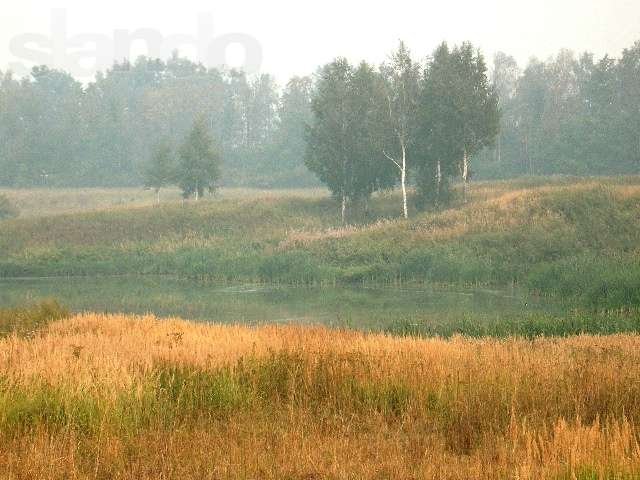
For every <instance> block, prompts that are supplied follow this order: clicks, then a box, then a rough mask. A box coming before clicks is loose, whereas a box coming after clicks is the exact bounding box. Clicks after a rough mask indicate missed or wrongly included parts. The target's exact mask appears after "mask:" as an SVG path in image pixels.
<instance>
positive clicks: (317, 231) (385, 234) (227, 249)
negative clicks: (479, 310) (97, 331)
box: [0, 178, 640, 307]
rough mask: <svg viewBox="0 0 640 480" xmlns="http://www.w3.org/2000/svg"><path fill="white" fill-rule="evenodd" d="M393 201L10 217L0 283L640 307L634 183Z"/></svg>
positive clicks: (255, 201)
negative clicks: (174, 285) (437, 208)
mask: <svg viewBox="0 0 640 480" xmlns="http://www.w3.org/2000/svg"><path fill="white" fill-rule="evenodd" d="M396 200H397V199H396V198H395V197H393V196H383V197H379V198H376V199H375V201H374V202H373V205H372V212H373V216H372V217H371V218H370V221H369V222H367V223H361V224H360V225H357V226H353V227H347V228H341V227H339V226H338V223H337V221H338V219H337V215H336V211H335V205H334V203H333V202H332V201H331V200H330V199H319V198H305V197H304V196H302V195H301V196H294V197H287V198H252V199H248V200H239V199H234V200H218V201H215V200H214V201H208V202H201V204H199V205H193V204H189V205H186V206H182V205H180V204H168V205H165V206H162V207H159V208H149V207H147V208H127V209H116V210H109V211H102V212H94V213H82V214H71V215H58V216H49V217H46V218H40V219H16V220H11V221H6V222H4V223H2V224H1V226H0V276H3V277H16V276H44V275H47V276H50V275H111V274H125V273H142V274H178V275H184V276H190V277H197V278H207V279H214V280H224V281H251V282H283V283H340V282H410V281H411V282H413V281H418V282H422V281H429V282H438V283H456V284H488V285H489V284H490V285H506V284H510V283H514V282H515V283H519V284H522V285H525V286H528V287H529V288H531V289H534V290H536V291H539V292H541V293H549V294H551V293H555V294H560V295H564V296H580V297H583V298H584V299H585V300H587V299H588V300H589V301H590V302H591V303H593V304H594V305H598V306H602V307H616V306H621V305H630V304H640V293H639V292H640V263H639V259H640V255H639V253H640V180H638V179H636V178H626V179H618V180H601V181H598V182H596V181H586V180H585V181H575V182H567V181H555V182H553V181H552V182H549V183H547V184H545V183H540V182H532V183H531V184H526V182H520V183H518V182H511V183H508V182H503V183H494V184H477V185H475V186H474V189H473V192H472V200H471V201H470V202H469V203H468V204H466V205H461V204H459V205H454V206H453V207H452V208H451V209H449V210H446V211H442V212H435V213H422V214H416V215H414V216H413V218H412V220H410V221H403V220H397V219H395V218H394V216H395V210H396V207H397V204H396ZM354 218H360V217H359V216H357V215H354Z"/></svg>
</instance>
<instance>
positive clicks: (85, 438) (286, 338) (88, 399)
mask: <svg viewBox="0 0 640 480" xmlns="http://www.w3.org/2000/svg"><path fill="white" fill-rule="evenodd" d="M639 362H640V338H639V337H637V336H624V335H620V336H611V337H589V336H581V337H571V338H567V339H563V340H559V339H546V340H545V339H537V340H534V341H527V340H520V339H515V338H512V339H505V340H488V339H485V340H469V339H464V338H461V337H458V338H454V339H451V340H437V339H431V340H418V339H415V338H395V337H390V336H385V335H366V334H362V333H356V332H346V331H332V330H326V329H322V328H311V327H306V328H305V327H275V326H271V327H261V328H246V327H239V326H226V327H225V326H205V325H196V324H190V323H187V322H183V321H179V320H167V321H158V320H156V319H155V318H152V317H145V318H139V317H138V318H135V317H122V316H99V315H90V314H87V315H83V316H77V317H74V318H71V319H67V320H62V321H58V322H55V323H53V324H51V325H49V326H48V327H45V328H44V329H43V330H42V331H41V333H40V334H38V335H35V336H32V337H29V338H20V337H17V336H10V337H8V338H5V339H2V340H0V440H1V441H0V476H2V477H3V478H47V479H57V478H60V479H62V478H123V479H128V478H130V479H145V478H146V479H152V478H154V479H155V478H165V479H170V478H176V479H178V478H180V479H188V478H194V479H195V478H198V479H201V478H217V479H227V478H228V479H231V478H267V479H268V478H273V479H282V478H288V479H311V478H336V479H342V478H344V479H347V478H363V479H366V478H425V479H427V478H433V479H436V478H438V479H448V478H450V479H468V478H521V479H541V478H549V479H572V478H579V479H591V478H629V479H631V478H637V474H638V473H639V472H640V444H639V440H640V423H639V422H640V405H639V404H638V401H637V400H638V398H640V369H638V364H640V363H639ZM634 475H636V476H634Z"/></svg>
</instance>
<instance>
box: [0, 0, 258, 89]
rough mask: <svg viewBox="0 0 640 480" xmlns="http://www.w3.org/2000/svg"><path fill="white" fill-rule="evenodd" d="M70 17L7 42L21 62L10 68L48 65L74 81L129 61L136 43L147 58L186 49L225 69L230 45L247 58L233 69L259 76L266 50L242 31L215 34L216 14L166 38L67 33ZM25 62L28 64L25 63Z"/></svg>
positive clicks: (148, 32)
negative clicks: (190, 29) (193, 29)
mask: <svg viewBox="0 0 640 480" xmlns="http://www.w3.org/2000/svg"><path fill="white" fill-rule="evenodd" d="M67 19H68V14H67V10H66V9H55V10H52V12H51V34H50V36H47V35H43V34H38V33H24V34H21V35H17V36H15V37H13V38H12V39H11V41H10V43H9V51H10V53H11V54H12V55H13V56H14V57H15V58H16V59H18V61H14V62H11V63H10V64H9V68H10V69H11V70H12V71H13V72H14V73H15V74H17V75H20V76H24V75H27V74H28V73H29V71H30V66H29V65H31V66H33V65H48V66H49V67H52V68H57V69H61V70H65V71H67V72H69V73H70V74H72V75H74V76H76V77H91V76H94V75H95V74H96V72H98V71H104V70H105V69H107V68H109V67H110V66H111V65H113V63H114V61H122V60H124V59H131V55H132V49H133V47H134V45H138V44H139V43H144V44H145V47H146V48H145V49H146V55H147V56H148V57H150V58H161V59H166V58H169V57H170V56H171V55H172V54H173V52H175V51H180V50H181V49H183V48H184V47H191V50H192V51H195V54H196V58H195V60H196V61H198V62H200V63H202V64H203V65H205V66H206V67H208V68H214V67H224V66H226V65H227V64H228V62H227V54H228V50H229V48H230V47H232V46H235V47H240V48H242V50H243V53H244V60H243V62H242V63H241V64H240V65H235V67H236V68H239V69H241V70H243V71H245V72H246V73H248V74H252V73H257V72H258V71H259V70H260V67H261V65H262V46H261V44H260V42H258V40H257V39H256V38H255V37H252V36H251V35H247V34H244V33H227V34H224V35H219V36H216V35H215V31H214V23H213V15H212V14H207V13H201V14H198V15H197V31H196V34H195V35H187V34H172V35H164V34H163V33H162V32H160V31H158V30H156V29H153V28H140V29H137V30H135V31H133V32H131V31H129V30H122V29H116V30H114V31H113V35H112V36H109V35H106V34H97V33H83V34H78V35H74V36H71V37H70V36H69V34H68V24H67ZM25 62H27V63H25Z"/></svg>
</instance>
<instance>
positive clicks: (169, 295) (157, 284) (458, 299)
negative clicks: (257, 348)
mask: <svg viewBox="0 0 640 480" xmlns="http://www.w3.org/2000/svg"><path fill="white" fill-rule="evenodd" d="M43 298H56V299H58V300H59V301H60V302H61V303H63V304H64V305H66V306H68V307H69V308H71V309H73V310H74V311H93V312H109V313H120V312H123V313H136V314H145V313H153V314H156V315H158V316H161V317H169V316H178V317H182V318H185V319H192V320H202V321H215V322H220V323H246V324H261V323H269V322H277V323H313V324H325V325H329V326H337V327H351V328H359V329H384V328H386V327H387V326H389V325H391V324H393V323H395V322H397V321H399V320H403V321H419V322H424V321H427V320H428V319H430V318H439V319H440V320H441V319H442V317H451V316H455V315H469V314H473V315H480V316H484V317H486V316H492V315H508V316H509V315H517V314H519V313H522V312H536V311H549V309H550V308H551V307H549V305H547V304H546V303H542V302H539V301H536V300H535V299H531V298H526V297H524V296H523V295H522V294H520V293H519V292H518V291H516V290H507V291H494V290H486V289H473V290H450V289H435V288H428V287H415V288H413V287H406V288H393V287H377V288H365V287H308V288H307V287H305V288H302V287H299V288H298V287H273V286H261V285H234V286H229V285H224V286H220V285H215V284H210V283H202V282H197V281H190V280H184V279H176V278H166V277H160V278H158V277H107V278H55V279H24V280H22V279H21V280H1V281H0V307H11V306H16V305H19V304H24V303H29V302H33V301H37V300H39V299H43Z"/></svg>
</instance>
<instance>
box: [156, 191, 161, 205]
mask: <svg viewBox="0 0 640 480" xmlns="http://www.w3.org/2000/svg"><path fill="white" fill-rule="evenodd" d="M156 203H157V204H158V205H160V189H159V188H157V189H156Z"/></svg>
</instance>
